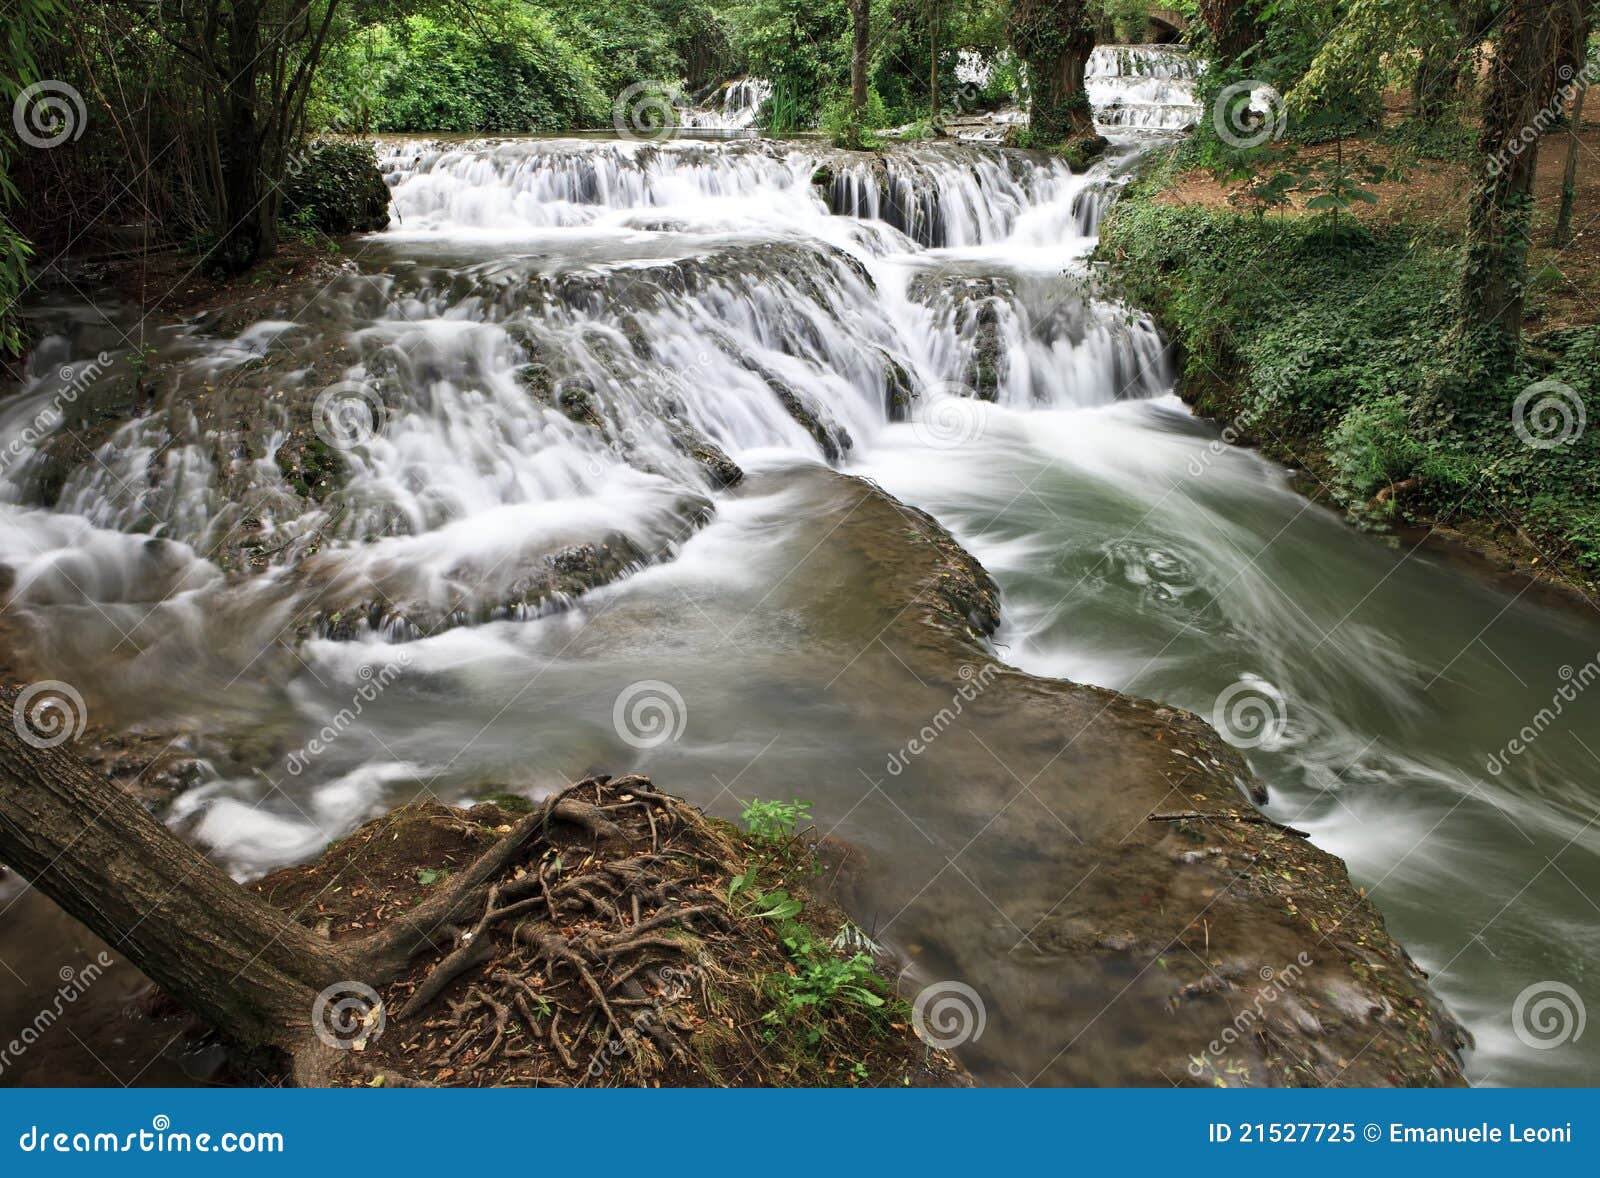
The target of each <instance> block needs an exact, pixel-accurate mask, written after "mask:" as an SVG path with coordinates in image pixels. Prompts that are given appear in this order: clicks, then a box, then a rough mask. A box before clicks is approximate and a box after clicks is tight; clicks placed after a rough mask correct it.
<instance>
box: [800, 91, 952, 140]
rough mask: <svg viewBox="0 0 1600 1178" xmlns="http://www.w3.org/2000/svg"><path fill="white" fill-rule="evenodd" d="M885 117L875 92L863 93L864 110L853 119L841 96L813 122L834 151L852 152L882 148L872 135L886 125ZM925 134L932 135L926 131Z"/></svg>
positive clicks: (930, 130) (828, 104)
mask: <svg viewBox="0 0 1600 1178" xmlns="http://www.w3.org/2000/svg"><path fill="white" fill-rule="evenodd" d="M888 118H889V116H888V114H887V112H886V111H885V110H884V109H883V99H882V98H880V97H878V92H877V91H876V90H868V91H867V105H866V109H865V110H863V111H862V112H861V115H860V117H857V115H856V112H855V110H854V109H853V108H852V107H851V104H850V96H849V95H848V94H844V95H841V96H840V97H838V98H834V99H831V100H830V101H829V102H828V103H827V104H826V105H824V106H823V108H822V113H821V115H820V116H819V117H818V119H817V125H818V126H819V127H821V128H822V131H823V133H824V134H826V135H827V136H828V138H829V140H831V141H832V143H833V145H834V146H835V147H848V148H851V149H852V150H855V151H861V150H863V149H870V148H877V147H881V146H883V140H882V139H880V138H879V137H878V135H877V134H876V132H877V131H878V130H880V129H881V128H882V127H883V126H884V124H885V123H886V122H888ZM928 134H929V135H930V136H931V135H932V129H931V127H930V128H929V132H928Z"/></svg>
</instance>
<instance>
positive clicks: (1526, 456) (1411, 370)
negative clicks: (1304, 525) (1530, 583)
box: [1097, 132, 1600, 603]
mask: <svg viewBox="0 0 1600 1178" xmlns="http://www.w3.org/2000/svg"><path fill="white" fill-rule="evenodd" d="M1590 138H1600V136H1596V135H1594V134H1593V133H1592V132H1591V133H1590ZM1187 150H1188V149H1187V148H1185V147H1183V146H1178V147H1175V148H1172V149H1170V150H1168V151H1165V152H1162V153H1159V154H1157V155H1154V156H1153V157H1152V159H1151V161H1150V163H1149V165H1148V167H1147V170H1146V172H1145V174H1144V176H1143V177H1142V178H1141V179H1140V180H1139V181H1137V182H1136V183H1135V184H1133V185H1132V186H1130V188H1129V190H1128V191H1127V193H1126V194H1125V195H1124V197H1123V199H1122V200H1121V201H1120V202H1119V203H1118V205H1117V207H1116V208H1115V210H1114V211H1113V212H1112V214H1111V215H1110V217H1109V218H1108V219H1107V222H1106V224H1105V226H1104V227H1103V231H1102V239H1101V245H1100V247H1099V252H1098V254H1097V257H1098V258H1099V260H1101V261H1102V262H1104V263H1105V267H1106V273H1107V276H1108V278H1109V281H1110V283H1111V285H1112V286H1113V287H1114V288H1115V290H1116V291H1117V292H1118V293H1119V295H1121V296H1122V297H1124V298H1126V299H1127V300H1128V301H1129V302H1131V303H1133V304H1134V305H1136V306H1139V307H1142V308H1145V309H1147V310H1149V311H1151V312H1152V313H1153V314H1155V315H1156V316H1157V317H1158V319H1159V320H1160V322H1161V324H1162V326H1163V328H1164V330H1165V331H1166V333H1167V335H1168V336H1169V338H1170V339H1171V341H1172V343H1173V345H1174V347H1175V349H1176V351H1177V353H1178V355H1179V357H1180V361H1181V367H1182V376H1183V378H1182V380H1181V382H1180V392H1181V393H1182V395H1183V396H1184V398H1185V400H1187V401H1188V402H1189V403H1190V405H1191V406H1193V407H1194V408H1195V409H1196V410H1197V411H1198V412H1200V413H1202V414H1204V415H1205V416H1208V417H1211V418H1213V419H1215V420H1217V421H1218V422H1219V423H1221V424H1222V426H1223V437H1224V439H1225V440H1227V441H1231V442H1241V443H1245V444H1249V445H1255V446H1258V447H1259V448H1260V449H1261V451H1262V453H1263V454H1265V455H1266V456H1267V457H1269V458H1271V459H1273V460H1274V461H1277V462H1279V463H1281V464H1283V465H1285V466H1288V467H1290V468H1291V469H1292V470H1293V471H1294V472H1295V475H1296V481H1297V486H1298V487H1299V489H1300V490H1302V491H1303V492H1304V493H1305V494H1307V495H1308V496H1310V497H1311V498H1313V499H1316V500H1318V501H1321V502H1325V503H1328V504H1330V505H1333V506H1336V507H1337V508H1339V509H1340V510H1342V511H1345V512H1347V513H1348V514H1349V515H1350V517H1351V518H1352V519H1353V520H1354V521H1356V522H1357V523H1359V524H1360V525H1361V526H1364V527H1369V528H1374V529H1378V530H1383V531H1391V530H1392V531H1394V532H1396V533H1397V534H1398V535H1399V536H1400V537H1401V540H1402V542H1404V543H1405V544H1406V545H1407V546H1408V547H1410V546H1411V545H1412V544H1414V543H1417V542H1419V540H1420V539H1421V538H1422V537H1428V538H1429V539H1430V540H1431V539H1441V540H1444V541H1446V542H1448V543H1450V544H1453V545H1458V546H1462V547H1465V548H1467V549H1469V550H1470V551H1472V552H1473V553H1475V554H1476V555H1477V557H1478V558H1479V560H1480V561H1481V562H1482V563H1483V564H1484V565H1485V566H1486V567H1487V568H1488V569H1489V570H1491V571H1504V572H1515V573H1517V574H1519V575H1521V576H1522V577H1525V578H1532V579H1534V580H1536V581H1539V582H1542V583H1544V584H1547V585H1552V586H1557V587H1559V588H1561V589H1562V590H1564V591H1565V592H1566V593H1567V594H1569V595H1571V596H1575V597H1577V598H1581V599H1584V600H1586V601H1589V602H1591V603H1592V600H1593V598H1594V596H1595V594H1596V592H1597V578H1600V503H1597V501H1596V499H1595V496H1594V492H1593V488H1594V486H1595V485H1596V480H1597V477H1600V431H1597V430H1595V429H1593V428H1587V421H1586V418H1587V416H1588V414H1587V408H1586V406H1587V405H1588V404H1590V403H1593V402H1594V393H1595V391H1596V389H1597V388H1600V328H1596V327H1595V326H1594V325H1593V306H1594V300H1595V298H1596V297H1597V296H1600V280H1597V279H1596V274H1597V272H1600V267H1596V266H1594V265H1593V264H1591V263H1592V261H1593V258H1592V257H1591V255H1593V254H1594V253H1595V248H1594V247H1595V244H1596V243H1595V242H1594V241H1592V240H1590V239H1592V238H1594V234H1593V233H1592V231H1591V232H1589V233H1588V235H1587V237H1586V236H1585V235H1584V234H1583V233H1580V234H1579V236H1578V239H1577V241H1576V242H1575V244H1574V246H1572V247H1569V248H1568V249H1567V250H1562V251H1556V250H1554V249H1551V248H1548V247H1546V248H1544V249H1542V250H1536V251H1535V254H1534V263H1533V269H1534V281H1535V289H1534V291H1533V294H1532V296H1531V297H1530V300H1529V321H1528V324H1527V327H1526V331H1527V333H1528V338H1527V346H1526V348H1525V350H1524V355H1523V357H1522V360H1521V362H1520V364H1519V367H1518V369H1517V370H1516V371H1515V372H1513V373H1511V374H1508V375H1506V376H1504V377H1500V378H1494V379H1480V380H1479V381H1478V383H1477V384H1476V385H1471V387H1463V382H1462V380H1461V378H1459V377H1457V376H1455V375H1454V374H1453V373H1452V372H1451V371H1450V369H1449V368H1448V366H1447V364H1446V356H1445V346H1444V341H1446V340H1447V338H1448V335H1449V331H1450V305H1451V299H1452V296H1453V292H1454V285H1455V282H1456V275H1457V269H1456V268H1457V256H1456V252H1455V247H1454V245H1453V238H1452V237H1451V235H1450V232H1449V218H1450V217H1452V216H1454V215H1455V212H1456V210H1455V208H1454V204H1457V203H1459V202H1460V200H1461V199H1462V194H1463V192H1464V190H1465V189H1464V177H1463V176H1458V175H1457V174H1456V173H1457V172H1459V171H1460V170H1461V167H1462V166H1461V165H1446V164H1442V163H1435V164H1433V165H1430V166H1428V167H1427V168H1426V169H1425V170H1424V171H1419V173H1417V178H1416V183H1415V184H1414V185H1411V184H1406V183H1400V182H1390V183H1387V184H1385V185H1382V186H1379V187H1380V191H1379V197H1380V200H1379V204H1378V205H1377V206H1375V207H1374V208H1373V209H1372V210H1371V211H1368V212H1365V213H1363V214H1362V215H1361V216H1359V217H1352V216H1350V215H1345V216H1343V217H1342V218H1341V219H1340V220H1338V221H1335V220H1334V219H1332V218H1330V217H1329V216H1327V215H1325V214H1324V215H1317V214H1311V213H1307V212H1306V211H1305V210H1304V209H1302V208H1291V209H1290V210H1288V211H1287V212H1283V213H1276V214H1269V215H1266V216H1256V215H1254V214H1251V213H1248V212H1244V211H1240V210H1239V209H1237V208H1235V207H1234V206H1233V205H1232V204H1231V203H1230V197H1232V196H1236V195H1237V188H1236V187H1235V186H1230V185H1226V184H1223V183H1219V182H1217V181H1216V180H1214V179H1213V178H1212V177H1211V176H1210V174H1209V173H1207V172H1204V171H1202V170H1200V169H1197V168H1193V167H1191V166H1190V165H1191V163H1192V160H1191V159H1190V158H1189V156H1188V155H1187V154H1186V152H1187ZM1351 150H1354V148H1352V149H1351ZM1391 154H1392V152H1391ZM1558 155H1559V153H1557V152H1553V151H1552V152H1547V153H1545V156H1546V158H1545V159H1544V160H1543V161H1542V166H1541V169H1540V188H1539V192H1538V200H1539V202H1540V207H1541V209H1548V208H1549V207H1551V206H1552V204H1553V201H1552V200H1551V199H1546V198H1551V197H1553V191H1547V190H1553V188H1554V186H1555V185H1556V184H1557V183H1558V182H1559V162H1560V161H1559V159H1558V158H1557V157H1558ZM1587 191H1588V190H1587V189H1586V190H1585V192H1587ZM1579 222H1580V225H1581V223H1582V218H1581V217H1580V218H1579ZM1536 231H1537V232H1538V233H1539V234H1540V235H1541V236H1540V240H1541V241H1543V240H1544V237H1543V235H1546V234H1547V232H1548V227H1538V226H1536ZM1558 261H1560V262H1563V263H1565V265H1564V267H1563V268H1559V269H1558V268H1557V262H1558ZM1467 383H1468V384H1470V383H1471V382H1470V381H1469V382H1467ZM1419 529H1420V531H1419Z"/></svg>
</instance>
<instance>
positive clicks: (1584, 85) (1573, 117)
mask: <svg viewBox="0 0 1600 1178" xmlns="http://www.w3.org/2000/svg"><path fill="white" fill-rule="evenodd" d="M1596 10H1597V6H1593V5H1590V4H1588V3H1587V2H1586V3H1584V4H1583V5H1582V6H1581V7H1579V8H1578V9H1576V10H1575V11H1574V13H1573V17H1574V19H1573V22H1572V36H1570V37H1569V38H1567V41H1566V44H1565V45H1564V47H1563V49H1562V53H1561V56H1560V60H1559V61H1558V62H1557V63H1556V64H1557V68H1556V83H1557V85H1558V86H1560V87H1562V96H1563V98H1564V100H1565V101H1566V103H1567V107H1566V110H1565V111H1564V112H1563V113H1564V114H1565V115H1566V120H1567V166H1566V169H1565V171H1564V172H1563V173H1562V177H1561V204H1560V207H1559V208H1558V210H1557V212H1556V227H1555V231H1554V232H1553V233H1552V234H1551V244H1552V245H1554V246H1556V247H1557V248H1560V247H1561V246H1564V245H1567V244H1568V243H1569V242H1570V241H1571V240H1572V206H1573V203H1574V202H1575V201H1576V200H1577V196H1578V157H1579V155H1580V154H1582V151H1583V140H1582V138H1581V136H1582V134H1583V96H1584V94H1585V93H1586V92H1587V91H1588V89H1589V86H1588V82H1589V79H1588V77H1587V75H1585V74H1584V73H1583V71H1584V69H1585V68H1586V67H1587V65H1588V62H1587V60H1586V56H1587V53H1588V48H1589V37H1590V36H1591V34H1593V32H1594V21H1595V14H1596Z"/></svg>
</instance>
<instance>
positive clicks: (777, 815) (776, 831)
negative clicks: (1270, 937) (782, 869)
mask: <svg viewBox="0 0 1600 1178" xmlns="http://www.w3.org/2000/svg"><path fill="white" fill-rule="evenodd" d="M810 813H811V803H810V802H802V801H800V800H799V799H798V798H796V799H794V800H793V801H788V802H779V801H767V800H765V799H762V798H752V799H751V800H750V801H748V802H746V803H745V806H744V811H743V812H742V813H741V814H740V815H739V821H741V822H743V823H744V825H745V829H746V830H748V831H749V832H750V833H751V834H752V835H754V836H755V839H756V841H757V842H760V843H765V844H767V845H768V846H773V845H776V844H778V843H781V842H785V841H786V840H788V839H789V838H791V837H793V835H794V832H795V828H796V827H797V826H799V824H800V823H801V822H802V821H804V820H805V819H806V818H808V817H809V815H810Z"/></svg>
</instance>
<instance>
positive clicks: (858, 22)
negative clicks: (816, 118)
mask: <svg viewBox="0 0 1600 1178" xmlns="http://www.w3.org/2000/svg"><path fill="white" fill-rule="evenodd" d="M850 22H851V23H850V118H851V121H852V122H853V123H854V124H855V125H856V126H858V127H859V126H865V124H866V117H867V66H868V64H869V58H870V56H871V53H870V49H869V42H870V36H871V33H872V0H850Z"/></svg>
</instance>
